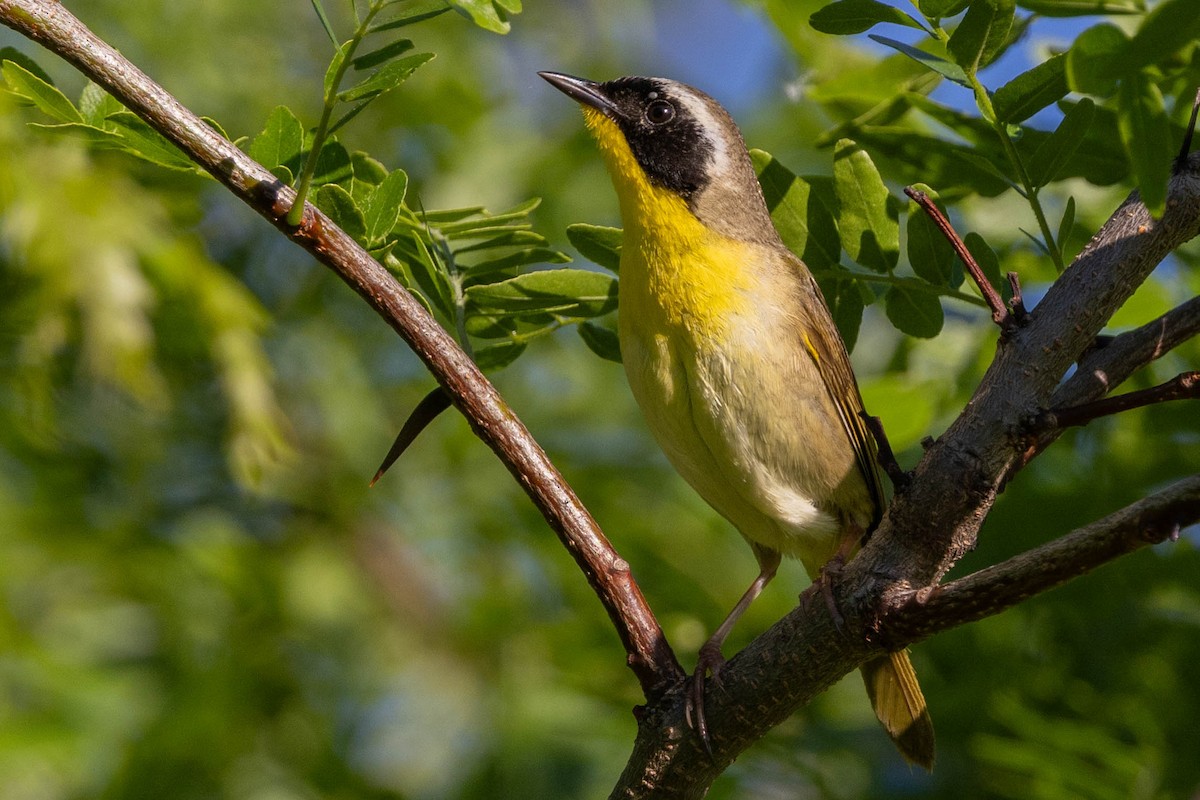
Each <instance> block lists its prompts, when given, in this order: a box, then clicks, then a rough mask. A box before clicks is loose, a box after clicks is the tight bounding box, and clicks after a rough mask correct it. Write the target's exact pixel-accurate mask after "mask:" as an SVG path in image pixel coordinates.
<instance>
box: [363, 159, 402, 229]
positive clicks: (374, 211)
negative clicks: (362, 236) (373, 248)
mask: <svg viewBox="0 0 1200 800" xmlns="http://www.w3.org/2000/svg"><path fill="white" fill-rule="evenodd" d="M407 191H408V175H406V174H405V172H404V170H402V169H397V170H393V171H392V172H390V173H388V176H387V177H386V178H384V179H383V181H382V182H381V183H380V184H379V185H378V186H376V187H375V188H374V189H373V190H372V191H371V193H370V194H369V195H367V199H366V201H365V202H364V203H363V207H362V215H363V228H364V231H365V233H366V238H367V241H368V242H372V243H374V242H381V241H383V240H384V239H385V238H386V237H387V235H388V234H389V233H391V232H392V228H394V227H396V220H397V219H399V217H400V207H401V206H402V205H403V204H404V195H405V193H407Z"/></svg>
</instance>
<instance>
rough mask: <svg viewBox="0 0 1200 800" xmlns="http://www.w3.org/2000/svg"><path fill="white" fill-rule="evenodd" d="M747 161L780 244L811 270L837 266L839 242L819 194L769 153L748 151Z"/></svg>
mask: <svg viewBox="0 0 1200 800" xmlns="http://www.w3.org/2000/svg"><path fill="white" fill-rule="evenodd" d="M750 159H751V161H753V162H754V171H755V172H757V173H758V182H759V183H760V184H761V185H762V189H763V198H764V199H765V200H766V201H767V209H768V210H770V212H771V221H772V222H774V223H775V228H776V230H778V231H779V235H780V237H782V238H783V243H784V244H786V245H787V246H788V249H789V250H791V251H792V252H793V253H795V254H796V255H798V256H800V258H801V259H802V260H803V261H804V262H805V263H806V264H808V266H809V267H810V268H811V269H825V268H828V267H832V266H834V265H836V264H837V263H838V260H839V259H840V258H841V256H842V245H841V240H840V239H839V238H838V229H837V223H836V222H834V218H833V211H832V210H831V209H830V208H829V206H828V205H827V204H826V203H824V202H823V201H822V199H821V196H820V193H819V192H815V191H814V190H813V186H812V184H811V183H809V182H808V181H806V180H804V179H803V178H800V177H798V176H797V175H795V174H793V173H792V171H791V170H789V169H788V168H787V167H785V166H783V164H781V163H780V162H779V161H778V160H777V159H776V158H774V157H773V156H772V155H771V154H770V153H765V152H763V151H762V150H751V151H750Z"/></svg>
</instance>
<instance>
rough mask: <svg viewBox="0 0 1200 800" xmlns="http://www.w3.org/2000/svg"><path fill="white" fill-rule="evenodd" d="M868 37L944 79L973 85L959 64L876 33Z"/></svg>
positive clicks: (964, 84)
mask: <svg viewBox="0 0 1200 800" xmlns="http://www.w3.org/2000/svg"><path fill="white" fill-rule="evenodd" d="M867 35H868V36H869V37H870V38H871V39H874V40H875V41H877V42H879V43H880V44H883V45H887V46H888V47H890V48H892V49H894V50H896V51H898V52H901V53H903V54H904V55H906V56H908V57H909V58H911V59H913V60H914V61H916V62H917V63H919V64H923V65H924V66H926V67H928V68H929V69H931V70H933V71H934V72H936V73H938V74H939V75H941V76H942V77H944V78H949V79H950V80H952V81H954V82H955V83H957V84H960V85H962V86H968V87H969V86H970V85H971V82H970V79H969V78H967V73H966V72H964V71H963V68H962V67H960V66H959V65H958V64H955V63H953V62H951V61H947V60H946V59H944V58H942V57H940V56H936V55H934V54H933V53H926V52H925V51H924V50H920V49H918V48H916V47H913V46H912V45H908V44H905V43H904V42H898V41H896V40H895V39H889V38H888V37H886V36H880V35H879V34H876V33H870V34H867Z"/></svg>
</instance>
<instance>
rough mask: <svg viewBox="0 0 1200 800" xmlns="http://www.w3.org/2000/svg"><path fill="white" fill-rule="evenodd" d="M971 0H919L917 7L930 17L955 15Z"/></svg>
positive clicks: (939, 17) (937, 17)
mask: <svg viewBox="0 0 1200 800" xmlns="http://www.w3.org/2000/svg"><path fill="white" fill-rule="evenodd" d="M970 2H971V0H917V8H919V9H921V13H922V14H924V15H925V16H927V17H929V18H930V19H941V18H942V17H953V16H954V15H955V14H959V13H961V12H962V10H963V9H964V8H966V7H967V4H968V3H970Z"/></svg>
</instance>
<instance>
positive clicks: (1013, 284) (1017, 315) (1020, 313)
mask: <svg viewBox="0 0 1200 800" xmlns="http://www.w3.org/2000/svg"><path fill="white" fill-rule="evenodd" d="M1007 277H1008V286H1009V288H1010V289H1012V299H1011V300H1009V301H1008V307H1009V308H1011V309H1012V315H1013V318H1014V319H1015V321H1016V323H1017V324H1018V325H1024V324H1025V323H1026V322H1028V321H1029V312H1028V311H1026V310H1025V298H1024V296H1023V295H1022V294H1021V278H1020V276H1019V275H1017V273H1015V272H1010V273H1008V276H1007Z"/></svg>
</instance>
